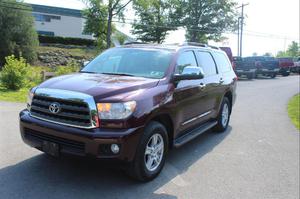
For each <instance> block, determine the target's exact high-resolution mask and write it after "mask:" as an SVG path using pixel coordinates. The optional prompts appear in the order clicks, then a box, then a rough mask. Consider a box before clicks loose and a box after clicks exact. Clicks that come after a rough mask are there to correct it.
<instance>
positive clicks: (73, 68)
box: [55, 62, 80, 76]
mask: <svg viewBox="0 0 300 199" xmlns="http://www.w3.org/2000/svg"><path fill="white" fill-rule="evenodd" d="M79 70H80V66H79V65H78V64H77V63H75V62H71V63H69V64H68V65H67V66H58V67H56V70H55V75H57V76H59V75H65V74H69V73H75V72H78V71H79Z"/></svg>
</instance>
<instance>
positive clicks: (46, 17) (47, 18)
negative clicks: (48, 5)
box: [32, 13, 61, 22]
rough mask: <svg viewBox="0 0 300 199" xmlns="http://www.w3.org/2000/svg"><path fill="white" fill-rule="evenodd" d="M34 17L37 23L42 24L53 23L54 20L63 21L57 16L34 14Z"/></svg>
mask: <svg viewBox="0 0 300 199" xmlns="http://www.w3.org/2000/svg"><path fill="white" fill-rule="evenodd" d="M32 16H33V17H34V18H35V21H40V22H51V20H52V19H54V20H61V17H60V16H55V15H45V14H39V13H32Z"/></svg>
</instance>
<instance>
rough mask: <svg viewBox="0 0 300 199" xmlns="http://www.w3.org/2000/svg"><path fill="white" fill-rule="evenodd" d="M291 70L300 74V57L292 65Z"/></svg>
mask: <svg viewBox="0 0 300 199" xmlns="http://www.w3.org/2000/svg"><path fill="white" fill-rule="evenodd" d="M291 72H292V73H298V74H300V57H298V59H297V60H296V61H295V62H294V66H293V67H291Z"/></svg>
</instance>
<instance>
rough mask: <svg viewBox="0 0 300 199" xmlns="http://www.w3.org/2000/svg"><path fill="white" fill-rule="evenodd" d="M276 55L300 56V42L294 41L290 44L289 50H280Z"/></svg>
mask: <svg viewBox="0 0 300 199" xmlns="http://www.w3.org/2000/svg"><path fill="white" fill-rule="evenodd" d="M276 57H295V58H296V57H300V47H299V44H298V43H297V42H295V41H293V42H292V43H291V44H290V45H289V46H288V49H287V51H279V52H278V53H277V55H276Z"/></svg>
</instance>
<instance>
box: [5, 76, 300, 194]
mask: <svg viewBox="0 0 300 199" xmlns="http://www.w3.org/2000/svg"><path fill="white" fill-rule="evenodd" d="M237 92H238V99H237V102H236V104H235V107H234V110H233V115H232V118H231V122H230V127H229V129H228V131H227V132H225V133H224V134H214V133H212V132H207V133H205V134H203V135H201V136H200V137H199V138H197V139H196V140H194V141H192V142H190V143H188V144H187V145H185V146H183V147H181V148H180V149H176V150H172V151H171V153H170V154H169V156H168V158H167V164H166V166H165V168H164V170H163V172H162V173H161V175H160V176H159V177H158V178H157V179H155V180H154V181H152V182H149V183H146V184H141V183H138V182H135V181H133V180H130V179H128V178H127V177H126V176H125V175H123V173H122V172H121V171H119V170H118V169H113V168H111V166H110V165H108V164H104V163H103V162H101V161H95V160H83V159H77V158H71V157H68V158H63V159H53V158H50V157H48V156H46V155H43V154H42V153H40V152H39V151H37V150H35V149H33V148H30V147H28V146H26V145H25V144H24V143H23V142H22V141H21V138H20V135H19V130H18V112H19V111H20V110H21V109H23V108H24V107H25V105H24V104H18V103H7V102H0V198H3V199H10V198H18V199H19V198H30V199H35V198H37V199H40V198H52V199H56V198H70V199H76V198H84V199H88V198H101V199H103V198H122V199H124V198H130V199H132V198H137V199H142V198H154V199H158V198H164V199H175V198H184V199H188V198H195V199H198V198H203V199H214V198H220V199H223V198H228V199H233V198H236V199H247V198H249V199H261V198H269V199H277V198H282V199H289V198H290V199H297V198H299V135H300V134H299V132H298V131H297V130H296V128H295V127H294V126H293V125H292V124H291V122H290V120H289V118H288V116H287V108H286V106H287V103H288V100H289V98H290V97H292V96H293V95H294V94H296V93H297V92H299V76H290V77H278V78H276V79H267V78H266V79H259V80H253V81H248V80H241V81H239V83H238V91H237Z"/></svg>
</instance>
